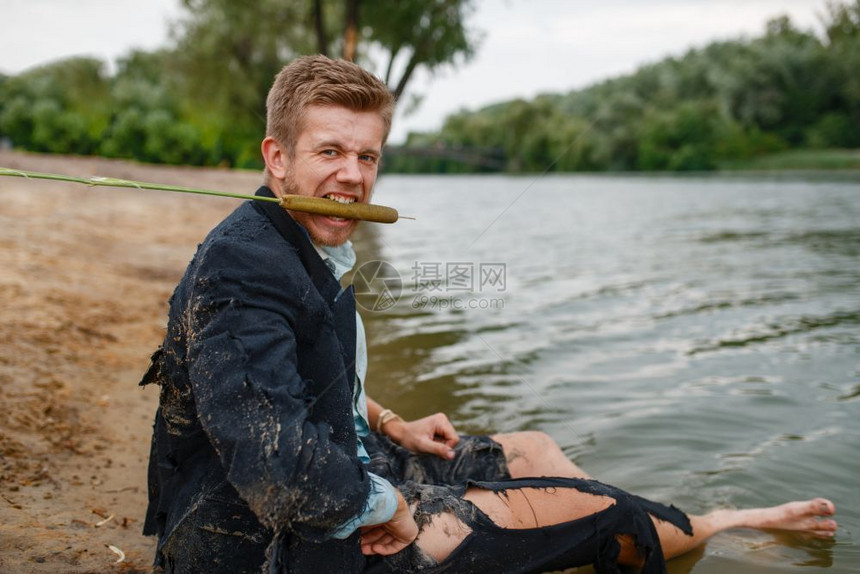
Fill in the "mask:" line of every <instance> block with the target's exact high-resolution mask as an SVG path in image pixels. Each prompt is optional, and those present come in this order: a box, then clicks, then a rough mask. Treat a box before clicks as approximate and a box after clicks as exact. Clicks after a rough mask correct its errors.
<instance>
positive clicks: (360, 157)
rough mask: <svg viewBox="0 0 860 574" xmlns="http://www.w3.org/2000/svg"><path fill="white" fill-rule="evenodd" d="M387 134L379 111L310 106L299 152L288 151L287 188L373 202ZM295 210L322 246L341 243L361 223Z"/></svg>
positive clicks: (295, 216)
mask: <svg viewBox="0 0 860 574" xmlns="http://www.w3.org/2000/svg"><path fill="white" fill-rule="evenodd" d="M384 133H385V124H384V122H383V121H382V117H381V116H380V115H379V113H377V112H354V111H352V110H349V109H347V108H343V107H340V106H316V105H315V106H309V107H308V108H307V109H306V110H305V113H304V127H303V129H302V131H301V132H300V133H299V135H298V137H297V138H296V145H295V150H294V153H293V155H292V156H290V155H289V154H288V155H287V159H286V162H287V165H286V167H287V173H286V180H285V182H284V192H285V193H294V194H298V195H307V196H315V197H325V198H328V199H331V200H334V201H340V202H341V203H352V202H355V201H358V202H362V203H370V195H371V193H372V191H373V184H374V183H375V182H376V170H377V167H378V165H379V158H380V155H381V153H382V138H383V135H384ZM290 214H291V215H292V217H293V219H295V220H296V222H298V223H299V224H300V225H301V226H302V227H304V228H305V229H306V230H307V231H308V233H309V234H310V236H311V239H312V240H313V241H314V242H315V243H317V244H320V245H340V244H342V243H343V242H345V241H346V240H347V239H349V236H350V235H351V234H352V232H353V231H354V230H355V227H356V226H357V225H358V221H357V220H354V219H341V218H337V217H328V216H325V215H316V214H312V213H299V212H290Z"/></svg>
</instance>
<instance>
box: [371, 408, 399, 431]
mask: <svg viewBox="0 0 860 574" xmlns="http://www.w3.org/2000/svg"><path fill="white" fill-rule="evenodd" d="M393 421H400V422H403V417H401V416H400V415H398V414H397V413H395V412H394V411H392V410H391V409H383V410H382V411H381V412H380V413H379V414H378V415H377V416H376V432H377V433H384V434H388V433H385V432H384V428H385V425H387V424H388V423H390V422H393Z"/></svg>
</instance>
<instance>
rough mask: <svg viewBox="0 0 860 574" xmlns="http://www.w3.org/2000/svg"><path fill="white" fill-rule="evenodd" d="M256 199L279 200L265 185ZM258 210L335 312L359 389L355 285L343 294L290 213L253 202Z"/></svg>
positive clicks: (346, 361) (350, 373)
mask: <svg viewBox="0 0 860 574" xmlns="http://www.w3.org/2000/svg"><path fill="white" fill-rule="evenodd" d="M255 195H258V196H261V197H275V194H274V193H272V190H271V189H269V188H268V187H266V186H265V185H264V186H262V187H260V189H258V190H257V193H256V194H255ZM251 203H252V204H253V206H254V208H255V209H257V210H258V211H260V212H262V213H263V214H264V215H265V216H266V217H267V218H268V219H269V221H271V222H272V225H274V226H275V229H277V231H278V233H279V234H280V235H281V237H283V238H284V239H285V240H286V241H287V242H288V243H289V244H290V245H292V246H293V247H295V248H296V251H297V252H298V255H299V259H300V260H301V262H302V265H303V266H304V268H305V270H306V271H307V272H308V275H309V276H310V278H311V282H313V284H314V287H316V289H317V291H318V292H319V294H320V295H322V297H323V299H325V301H326V303H328V306H329V308H330V309H331V311H332V315H333V317H334V323H335V332H336V334H337V338H338V340H340V343H341V348H342V354H343V360H344V363H343V364H344V367H345V368H346V375H347V381H348V382H349V387H350V390H352V388H353V386H354V385H355V337H356V332H355V330H356V326H355V294H354V291H353V287H352V285H350V286H349V287H347V288H346V289H345V290H341V286H340V283H338V281H337V280H336V279H335V278H334V276H333V275H332V273H331V271H330V270H329V268H328V267H327V266H326V264H325V262H324V261H323V260H322V258H321V257H320V256H319V253H317V251H316V249H314V246H313V244H312V243H311V241H310V239H309V238H308V235H307V233H306V232H305V231H304V230H303V229H302V228H301V226H299V224H298V223H296V222H295V221H294V220H293V218H292V217H290V215H289V214H288V213H287V211H286V210H285V209H284V208H282V207H281V206H280V205H278V204H277V203H273V202H270V201H252V202H251Z"/></svg>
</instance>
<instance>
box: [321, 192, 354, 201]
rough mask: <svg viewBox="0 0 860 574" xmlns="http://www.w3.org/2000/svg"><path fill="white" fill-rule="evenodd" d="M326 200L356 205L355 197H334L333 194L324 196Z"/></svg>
mask: <svg viewBox="0 0 860 574" xmlns="http://www.w3.org/2000/svg"><path fill="white" fill-rule="evenodd" d="M324 197H325V198H326V199H330V200H332V201H336V202H338V203H355V198H354V197H343V196H340V195H334V194H332V193H330V194H328V195H326V196H324Z"/></svg>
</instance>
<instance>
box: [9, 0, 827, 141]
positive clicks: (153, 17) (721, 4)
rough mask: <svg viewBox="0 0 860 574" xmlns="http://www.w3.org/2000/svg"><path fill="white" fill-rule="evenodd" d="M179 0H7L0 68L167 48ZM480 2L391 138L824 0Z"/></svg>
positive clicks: (591, 78)
mask: <svg viewBox="0 0 860 574" xmlns="http://www.w3.org/2000/svg"><path fill="white" fill-rule="evenodd" d="M367 1H372V0H367ZM179 4H180V2H179V0H0V14H2V19H0V72H3V73H6V74H15V73H18V72H21V71H22V70H25V69H27V68H29V67H31V66H34V65H38V64H41V63H45V62H48V61H50V60H54V59H57V58H61V57H64V56H71V55H81V54H86V55H91V56H96V57H99V58H102V59H104V60H106V61H108V62H113V60H114V59H115V58H116V57H117V56H121V55H123V54H125V53H127V52H128V51H129V50H130V49H131V48H143V49H153V48H156V47H159V46H162V45H164V44H165V43H166V42H167V37H168V26H169V22H171V21H173V20H175V19H176V18H178V17H179V15H180V14H181V11H180V7H179ZM477 6H478V9H477V12H476V13H475V14H474V16H473V17H472V19H471V22H470V25H471V27H472V28H474V29H475V30H478V31H480V32H481V33H482V34H483V41H482V42H481V44H480V47H479V50H478V53H477V56H476V57H475V58H474V59H473V60H472V61H471V62H470V63H469V64H467V65H465V66H462V67H460V68H458V69H456V70H449V71H445V72H443V73H441V74H437V76H436V77H434V78H428V77H426V76H424V75H419V76H418V77H416V78H415V80H414V83H413V84H412V91H413V92H417V93H420V94H423V95H424V100H423V103H422V105H421V106H420V107H419V108H418V110H417V111H416V112H415V113H413V114H411V115H409V116H408V117H398V119H397V120H395V122H396V123H395V128H394V131H393V132H392V141H393V142H398V141H401V140H402V139H403V138H404V137H405V134H406V133H407V132H408V131H410V130H428V129H436V128H438V127H440V126H441V122H442V120H443V119H444V117H445V115H447V114H449V113H452V112H455V111H457V110H459V109H461V108H469V109H474V108H477V107H480V106H483V105H486V104H489V103H492V102H496V101H500V100H506V99H511V98H515V97H526V98H528V97H532V96H534V95H536V94H539V93H543V92H565V91H569V90H571V89H576V88H582V87H585V86H587V85H589V84H591V83H593V82H596V81H599V80H602V79H606V78H609V77H612V76H617V75H619V74H623V73H627V72H631V71H633V70H635V69H636V68H637V67H638V66H639V65H641V64H644V63H648V62H654V61H657V60H659V59H661V58H663V57H665V56H668V55H681V54H683V53H684V52H685V51H686V50H687V49H689V48H691V47H698V46H703V45H705V44H707V43H708V42H710V41H713V40H718V39H732V38H737V37H739V36H741V35H747V36H755V35H759V34H761V32H762V31H763V29H764V25H765V22H767V20H769V19H770V18H773V17H775V16H778V15H780V14H787V15H789V16H790V17H791V19H792V21H793V22H794V23H795V25H797V26H799V27H801V28H805V29H810V28H816V29H817V28H819V27H820V17H821V15H822V14H823V13H824V11H825V0H568V1H563V0H555V1H553V0H478V2H477ZM401 115H402V114H401Z"/></svg>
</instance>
